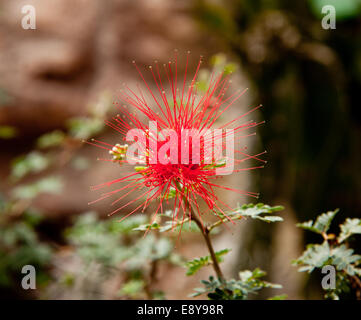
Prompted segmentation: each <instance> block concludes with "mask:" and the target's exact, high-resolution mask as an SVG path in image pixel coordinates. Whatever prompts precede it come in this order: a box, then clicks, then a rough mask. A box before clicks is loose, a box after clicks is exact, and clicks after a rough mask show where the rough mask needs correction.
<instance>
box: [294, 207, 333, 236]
mask: <svg viewBox="0 0 361 320" xmlns="http://www.w3.org/2000/svg"><path fill="white" fill-rule="evenodd" d="M338 211H339V210H338V209H336V210H334V211H328V212H326V213H322V214H321V215H320V216H318V217H317V219H316V221H315V222H313V221H312V220H310V221H307V222H303V223H298V224H297V227H300V228H302V229H305V230H309V231H312V232H315V233H318V234H324V233H326V232H327V231H328V229H329V228H330V225H331V222H332V220H333V218H334V217H335V215H336V214H337V212H338Z"/></svg>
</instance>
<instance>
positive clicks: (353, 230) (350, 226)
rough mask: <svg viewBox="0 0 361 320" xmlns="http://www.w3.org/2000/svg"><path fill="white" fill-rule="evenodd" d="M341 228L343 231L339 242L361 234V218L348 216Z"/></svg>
mask: <svg viewBox="0 0 361 320" xmlns="http://www.w3.org/2000/svg"><path fill="white" fill-rule="evenodd" d="M340 228H341V232H340V235H339V237H338V242H339V243H341V242H343V241H345V240H346V239H347V238H349V237H351V236H352V235H354V234H361V219H356V218H355V219H350V218H347V219H346V221H345V222H344V223H343V224H341V225H340Z"/></svg>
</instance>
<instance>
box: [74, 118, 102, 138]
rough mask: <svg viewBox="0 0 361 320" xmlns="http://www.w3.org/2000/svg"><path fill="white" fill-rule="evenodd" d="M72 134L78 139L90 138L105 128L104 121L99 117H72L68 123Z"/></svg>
mask: <svg viewBox="0 0 361 320" xmlns="http://www.w3.org/2000/svg"><path fill="white" fill-rule="evenodd" d="M67 125H68V127H69V130H70V134H71V135H72V136H73V137H74V138H76V139H89V138H91V137H93V136H95V135H96V134H98V133H99V132H101V131H102V130H103V128H104V121H103V120H102V119H99V118H87V117H79V118H72V119H70V120H69V121H68V123H67Z"/></svg>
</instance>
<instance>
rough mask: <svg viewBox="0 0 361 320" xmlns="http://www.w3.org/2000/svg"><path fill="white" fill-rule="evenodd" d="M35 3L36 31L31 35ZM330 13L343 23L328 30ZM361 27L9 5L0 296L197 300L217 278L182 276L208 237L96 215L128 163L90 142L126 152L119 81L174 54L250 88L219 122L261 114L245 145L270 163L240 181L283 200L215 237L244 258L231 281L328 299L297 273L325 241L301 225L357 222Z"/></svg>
mask: <svg viewBox="0 0 361 320" xmlns="http://www.w3.org/2000/svg"><path fill="white" fill-rule="evenodd" d="M27 4H29V5H33V6H34V8H35V9H36V29H34V30H32V29H28V30H25V29H23V28H22V25H21V21H22V19H23V17H24V13H22V11H21V9H22V7H23V6H24V5H27ZM325 5H333V6H334V7H335V9H336V29H324V28H323V27H322V24H321V21H322V19H323V18H324V16H325V14H323V13H322V8H323V6H325ZM360 33H361V1H359V0H342V1H338V0H303V1H297V3H295V2H290V1H286V0H223V1H221V0H195V1H191V0H182V1H181V0H176V1H169V0H168V1H167V0H136V1H135V0H108V1H100V0H71V1H70V0H52V1H51V2H50V1H46V0H26V1H25V0H24V1H20V0H0V181H1V183H0V212H1V213H0V234H1V235H0V297H14V298H30V299H36V298H55V299H63V298H65V299H73V298H74V299H84V298H96V299H131V298H164V297H165V298H168V299H172V298H173V299H185V298H187V295H188V294H189V293H191V291H192V289H193V288H194V287H196V286H198V282H199V280H200V279H204V278H205V277H207V275H209V274H211V273H212V270H211V269H205V270H202V271H201V272H199V273H198V274H197V275H196V276H195V277H186V275H185V271H184V269H183V268H182V266H181V265H182V261H183V259H185V258H192V257H196V256H199V255H204V254H206V250H205V248H204V243H203V242H202V239H201V237H200V235H199V234H196V233H192V232H189V233H187V232H186V233H185V234H184V235H182V241H181V243H180V244H179V245H177V247H176V248H175V247H174V243H175V241H174V237H173V238H172V237H166V236H163V235H162V236H157V235H149V236H147V237H146V238H143V236H142V234H141V233H137V234H134V233H133V232H131V230H132V229H133V228H134V227H135V226H137V225H139V224H140V223H144V222H146V220H147V215H138V216H137V217H135V216H134V217H133V218H132V219H130V220H129V221H128V222H127V223H125V224H122V225H119V224H117V223H115V220H114V219H109V218H106V214H107V213H109V212H110V207H109V204H107V203H103V202H99V203H96V204H95V205H92V206H88V202H90V201H92V200H94V199H96V198H97V195H96V194H95V193H94V192H91V191H90V190H89V187H90V186H91V185H96V184H99V183H102V182H104V181H108V180H112V179H115V178H117V177H119V175H121V174H122V170H123V169H122V168H119V167H117V166H115V165H114V164H112V163H107V162H97V161H96V158H97V157H102V156H104V153H103V154H102V153H101V151H100V150H99V149H97V148H94V147H91V146H89V145H84V144H83V143H82V140H83V139H90V138H92V137H100V138H99V139H100V140H105V141H110V142H113V143H117V142H120V141H117V139H118V137H117V133H116V132H114V131H112V130H110V129H109V128H108V127H106V126H105V125H104V120H106V119H107V118H109V117H110V116H111V115H113V114H114V113H117V112H118V110H113V109H114V106H113V102H114V101H116V99H117V91H118V90H119V89H120V88H121V87H122V86H123V83H124V82H126V83H127V85H129V86H130V87H132V86H135V85H136V84H137V82H139V78H138V76H137V73H136V70H135V69H134V67H133V65H132V63H131V62H132V60H136V61H137V64H138V65H139V66H142V67H144V66H147V65H149V64H151V63H153V61H154V60H158V61H160V62H167V61H168V60H169V58H171V57H172V56H173V54H174V49H177V50H178V52H179V57H180V60H181V61H184V59H185V54H183V53H185V52H187V51H188V50H190V51H191V55H190V57H191V58H190V64H191V65H190V66H191V67H193V68H194V67H195V66H196V64H197V63H198V60H199V56H200V55H203V57H204V61H205V64H204V65H203V67H202V68H203V69H202V72H201V74H200V77H201V79H199V80H200V82H201V81H202V77H203V79H204V78H207V76H209V74H210V72H211V70H212V69H217V68H218V69H220V68H222V69H224V68H226V69H227V70H232V71H234V72H233V76H232V79H233V82H232V85H231V89H232V90H233V89H234V90H236V89H239V88H241V89H244V88H246V87H249V90H248V92H247V94H246V95H245V96H243V97H242V98H241V99H240V100H239V101H238V104H237V105H236V106H235V107H234V108H233V111H232V113H230V114H228V115H227V116H225V119H222V121H225V120H227V117H228V119H234V118H235V117H236V116H237V115H239V114H241V113H244V112H246V111H248V110H250V109H251V108H252V107H255V106H257V105H258V104H260V103H262V104H263V106H264V107H263V108H262V109H261V110H260V111H259V112H258V113H257V114H256V115H253V116H256V117H257V118H258V119H260V120H265V121H266V124H265V125H263V126H261V127H258V128H257V138H252V139H248V140H247V144H248V146H249V147H250V148H251V149H252V150H254V153H259V152H262V151H263V150H267V151H268V153H267V160H268V164H267V166H266V167H265V168H264V169H262V170H258V171H253V172H252V173H251V172H250V173H245V174H243V175H237V176H236V177H231V178H229V179H230V180H232V182H233V184H235V185H237V186H242V188H246V189H247V190H249V191H255V192H260V193H261V196H260V199H259V201H261V202H263V203H267V204H269V205H283V206H284V207H285V210H284V211H283V213H282V217H283V218H284V222H282V223H279V224H275V225H274V226H273V225H272V226H270V225H268V224H267V225H264V224H262V223H258V222H249V221H247V222H245V223H243V222H242V223H240V225H237V226H236V227H232V232H231V233H230V232H228V231H229V230H227V229H224V230H223V231H221V232H219V234H216V235H215V236H214V241H215V246H216V247H219V248H221V247H229V248H231V249H232V252H231V254H230V255H229V256H228V257H227V259H225V262H224V268H225V272H226V274H227V275H233V274H236V273H237V272H238V271H239V270H242V269H253V268H255V267H257V266H258V267H260V268H262V269H263V270H265V271H267V273H268V275H267V280H269V281H272V282H275V283H280V284H282V285H283V289H282V293H283V292H284V293H286V294H287V295H288V298H289V299H318V298H321V297H322V292H321V289H320V280H319V278H317V276H315V277H310V278H309V277H307V276H305V275H303V274H300V273H298V272H297V269H296V268H295V267H292V266H291V260H292V259H295V258H296V257H298V256H299V255H300V254H301V252H302V251H303V248H304V244H305V243H307V242H309V241H313V240H315V239H313V238H312V236H310V235H308V234H304V233H303V232H302V231H301V230H299V229H297V228H296V227H295V224H296V223H297V222H302V221H305V220H309V219H313V218H315V217H316V216H317V215H318V214H320V213H321V212H325V211H327V210H333V209H335V208H340V213H339V215H338V217H336V223H335V224H334V225H335V226H336V229H337V225H338V224H339V223H340V222H341V221H344V219H345V217H360V216H361V112H360V102H359V98H360V92H361V36H360ZM180 65H182V64H180ZM182 68H183V67H180V69H179V71H180V72H182ZM146 77H147V79H148V80H150V81H151V75H150V74H147V75H146ZM222 197H226V198H227V200H228V201H229V202H230V203H232V204H237V202H241V203H248V202H254V201H252V200H253V199H250V198H248V199H247V198H239V197H236V196H235V195H229V194H228V193H227V194H224V195H222ZM124 213H125V211H124ZM336 231H337V230H336ZM336 231H335V232H336ZM175 238H176V237H175ZM315 241H316V240H315ZM357 248H358V249H360V243H356V251H357ZM25 264H32V265H35V266H36V267H37V270H38V277H37V281H38V286H37V290H27V291H25V290H23V289H22V288H21V286H20V282H21V277H22V274H21V268H22V266H23V265H25ZM263 297H264V296H262V294H261V295H259V296H257V297H256V298H263Z"/></svg>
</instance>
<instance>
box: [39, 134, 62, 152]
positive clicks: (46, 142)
mask: <svg viewBox="0 0 361 320" xmlns="http://www.w3.org/2000/svg"><path fill="white" fill-rule="evenodd" d="M64 139H65V134H64V132H62V131H60V130H55V131H52V132H49V133H46V134H43V135H42V136H40V137H39V138H38V140H37V142H36V144H37V146H38V148H50V147H56V146H59V145H60V144H62V143H63V141H64Z"/></svg>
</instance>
